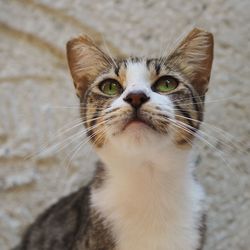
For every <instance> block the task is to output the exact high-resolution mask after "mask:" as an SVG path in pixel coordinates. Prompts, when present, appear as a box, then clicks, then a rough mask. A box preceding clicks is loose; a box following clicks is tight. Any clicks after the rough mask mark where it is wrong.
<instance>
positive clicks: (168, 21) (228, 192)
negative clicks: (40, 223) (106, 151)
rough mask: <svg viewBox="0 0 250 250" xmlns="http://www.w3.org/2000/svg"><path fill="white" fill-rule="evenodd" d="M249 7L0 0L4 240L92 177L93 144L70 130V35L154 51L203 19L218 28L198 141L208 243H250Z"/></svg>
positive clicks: (226, 246) (0, 214)
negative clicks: (67, 57) (67, 56)
mask: <svg viewBox="0 0 250 250" xmlns="http://www.w3.org/2000/svg"><path fill="white" fill-rule="evenodd" d="M249 10H250V2H249V0H242V1H237V0H227V1H226V0H211V1H208V0H200V1H194V0H193V1H192V0H191V1H185V0H176V1H170V0H168V1H166V0H158V1H154V0H138V1H133V0H127V1H121V0H107V1H103V0H94V1H90V0H89V1H87V0H82V1H80V0H72V1H66V0H60V1H49V0H10V1H7V0H0V37H1V39H0V249H1V250H8V249H9V248H10V247H11V246H13V245H15V244H16V243H18V241H19V240H20V236H21V234H22V233H23V230H24V229H25V228H26V226H27V225H28V224H29V223H31V222H32V221H33V220H34V218H35V217H36V215H37V214H38V213H40V212H41V211H42V210H43V209H44V208H45V207H47V206H49V205H50V204H51V203H53V202H55V201H56V200H57V199H58V198H59V197H60V196H62V195H65V194H67V193H69V192H70V191H71V190H74V189H76V188H77V187H79V186H80V185H83V184H85V183H86V182H87V181H88V180H89V178H91V174H92V170H93V163H94V161H95V159H96V158H95V155H94V152H93V150H92V149H91V148H90V147H89V146H87V145H84V146H83V147H82V148H80V149H79V150H78V146H79V143H81V142H82V140H83V139H82V138H83V137H78V136H75V137H74V133H76V132H77V131H78V133H79V131H80V130H79V127H77V126H75V125H76V124H77V123H78V122H79V119H78V109H77V105H78V101H77V98H76V97H75V93H74V88H73V84H72V82H71V79H70V76H69V72H68V70H67V66H66V61H65V55H64V54H65V51H64V48H65V43H66V41H67V40H68V39H69V38H70V37H72V36H74V35H77V34H79V33H86V34H89V35H90V36H91V37H92V38H93V39H95V40H96V41H97V43H98V44H99V45H101V46H102V47H103V48H104V50H105V49H106V48H107V47H108V48H109V49H110V51H111V53H113V54H117V53H125V54H134V55H149V56H150V55H151V56H152V55H160V54H163V53H164V51H165V49H166V47H167V44H168V43H169V42H170V41H174V40H176V38H178V36H179V35H181V34H183V31H184V32H187V31H188V30H189V29H191V27H192V26H199V27H202V28H204V29H207V30H209V31H211V32H213V33H214V35H215V61H214V67H213V74H212V78H211V84H210V90H209V93H208V97H207V105H206V111H207V112H206V119H205V121H206V123H205V124H204V126H203V130H204V131H205V133H206V136H207V137H206V136H205V134H204V137H205V138H206V141H203V142H200V143H198V144H197V146H196V147H195V148H194V151H195V157H196V163H197V167H198V168H197V175H198V178H199V179H200V181H201V182H202V184H203V185H204V187H205V189H206V192H207V195H208V198H207V205H208V238H207V243H206V247H205V250H249V249H250V237H249V236H250V168H249V162H250V157H249V153H250V150H249V149H250V142H249V141H250V123H249V118H250V109H249V104H250V99H249V96H250V83H249V78H250V73H249V67H250V64H249V60H250V46H249V44H250V32H249V29H250V15H249ZM101 34H103V35H101ZM104 41H106V42H104ZM74 126H75V127H74ZM214 126H216V127H214ZM69 128H72V129H71V130H67V129H69ZM58 131H59V132H58ZM70 136H71V137H70ZM44 145H45V147H44ZM46 145H47V146H46ZM76 150H78V151H77V152H76V153H74V152H75V151H76ZM38 151H39V152H40V153H39V154H36V152H38ZM27 156H29V157H27Z"/></svg>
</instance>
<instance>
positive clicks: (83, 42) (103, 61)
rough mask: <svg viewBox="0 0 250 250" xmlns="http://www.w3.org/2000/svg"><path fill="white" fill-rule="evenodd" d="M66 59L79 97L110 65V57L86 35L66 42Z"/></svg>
mask: <svg viewBox="0 0 250 250" xmlns="http://www.w3.org/2000/svg"><path fill="white" fill-rule="evenodd" d="M67 59H68V65H69V69H70V72H71V75H72V78H73V81H74V85H75V88H76V94H77V95H78V97H80V98H82V97H83V96H84V93H85V91H86V89H87V88H88V86H89V85H90V84H91V83H92V82H93V81H94V80H95V78H96V77H97V76H98V75H99V74H100V73H102V72H103V71H104V70H105V69H107V68H109V67H112V60H111V58H110V57H109V56H107V55H106V54H105V53H104V52H103V51H102V50H101V49H100V48H98V47H97V46H96V45H95V44H94V42H93V41H92V40H91V39H90V38H89V37H87V36H80V37H77V38H74V39H72V40H70V41H69V42H68V43H67Z"/></svg>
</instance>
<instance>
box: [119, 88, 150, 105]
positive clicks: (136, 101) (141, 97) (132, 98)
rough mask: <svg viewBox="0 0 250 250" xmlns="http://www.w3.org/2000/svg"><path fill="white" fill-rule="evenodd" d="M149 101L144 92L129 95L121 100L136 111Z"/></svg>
mask: <svg viewBox="0 0 250 250" xmlns="http://www.w3.org/2000/svg"><path fill="white" fill-rule="evenodd" d="M149 99H150V98H149V97H148V96H147V95H146V94H145V93H144V92H142V91H140V92H131V93H129V94H128V95H127V96H126V97H125V98H124V99H123V100H124V101H125V102H127V103H129V104H130V105H131V106H132V107H134V108H136V109H138V108H140V107H141V105H142V104H144V103H145V102H147V101H148V100H149Z"/></svg>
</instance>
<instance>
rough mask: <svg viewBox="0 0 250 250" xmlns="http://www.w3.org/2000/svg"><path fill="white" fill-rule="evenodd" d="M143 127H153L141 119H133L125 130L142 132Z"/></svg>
mask: <svg viewBox="0 0 250 250" xmlns="http://www.w3.org/2000/svg"><path fill="white" fill-rule="evenodd" d="M141 129H143V130H145V129H152V128H151V127H150V125H148V124H147V123H145V122H143V121H140V120H132V121H130V122H129V123H128V124H126V126H125V127H124V129H123V131H124V132H125V133H126V132H140V130H141Z"/></svg>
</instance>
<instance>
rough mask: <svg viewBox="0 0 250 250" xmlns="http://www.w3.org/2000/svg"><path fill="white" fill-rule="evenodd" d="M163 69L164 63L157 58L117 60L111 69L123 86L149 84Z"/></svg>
mask: <svg viewBox="0 0 250 250" xmlns="http://www.w3.org/2000/svg"><path fill="white" fill-rule="evenodd" d="M162 70H164V64H163V63H161V62H160V60H159V59H145V58H128V59H126V60H122V61H118V62H117V65H116V67H115V68H114V69H112V71H113V72H114V73H115V75H116V78H118V80H119V82H120V83H121V84H122V85H123V86H124V87H126V86H128V85H132V84H136V85H149V84H150V83H152V82H153V81H154V80H155V79H156V78H157V77H158V75H159V74H160V72H161V71H162Z"/></svg>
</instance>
